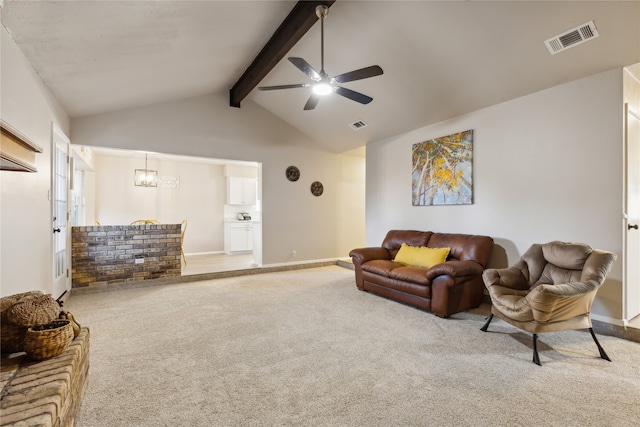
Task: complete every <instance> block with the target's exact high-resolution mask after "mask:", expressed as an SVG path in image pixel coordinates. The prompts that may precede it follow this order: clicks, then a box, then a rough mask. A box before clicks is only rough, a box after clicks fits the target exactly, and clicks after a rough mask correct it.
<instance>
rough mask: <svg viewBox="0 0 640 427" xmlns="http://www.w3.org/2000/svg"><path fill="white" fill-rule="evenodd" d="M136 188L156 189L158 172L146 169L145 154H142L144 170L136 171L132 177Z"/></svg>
mask: <svg viewBox="0 0 640 427" xmlns="http://www.w3.org/2000/svg"><path fill="white" fill-rule="evenodd" d="M134 184H135V186H136V187H157V186H158V171H156V170H152V169H149V168H148V167H147V153H144V169H136V170H135V175H134Z"/></svg>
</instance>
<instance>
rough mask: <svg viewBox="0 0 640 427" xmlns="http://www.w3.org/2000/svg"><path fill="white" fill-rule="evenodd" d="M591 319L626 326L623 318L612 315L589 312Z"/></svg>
mask: <svg viewBox="0 0 640 427" xmlns="http://www.w3.org/2000/svg"><path fill="white" fill-rule="evenodd" d="M591 319H593V320H597V321H598V322H604V323H609V324H611V325H617V326H622V327H626V326H627V325H626V324H625V323H626V322H625V321H624V320H623V319H614V318H613V317H609V316H602V315H600V314H593V313H591Z"/></svg>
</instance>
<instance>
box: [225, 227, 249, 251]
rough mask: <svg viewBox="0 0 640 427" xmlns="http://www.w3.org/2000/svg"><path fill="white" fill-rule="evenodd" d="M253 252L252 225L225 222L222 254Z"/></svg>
mask: <svg viewBox="0 0 640 427" xmlns="http://www.w3.org/2000/svg"><path fill="white" fill-rule="evenodd" d="M252 250H253V223H251V222H248V223H243V222H227V223H225V224H224V252H225V253H227V254H231V253H234V252H247V251H252Z"/></svg>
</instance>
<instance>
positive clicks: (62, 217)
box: [51, 123, 71, 298]
mask: <svg viewBox="0 0 640 427" xmlns="http://www.w3.org/2000/svg"><path fill="white" fill-rule="evenodd" d="M51 153H52V155H51V161H52V165H51V189H52V191H51V218H52V225H53V226H52V227H51V228H52V234H53V291H52V295H53V297H54V298H59V297H60V296H61V295H62V294H63V293H65V292H66V291H67V290H69V289H70V288H71V286H70V285H71V273H70V268H71V267H70V262H69V261H70V259H71V256H70V253H69V252H70V251H69V250H68V249H67V248H69V247H70V246H71V245H70V244H69V242H70V241H71V229H70V227H69V203H68V200H69V177H70V173H69V160H68V159H69V138H67V136H66V135H65V134H64V133H63V132H62V131H61V130H60V129H59V128H58V127H57V126H56V125H55V123H54V124H53V126H52V130H51Z"/></svg>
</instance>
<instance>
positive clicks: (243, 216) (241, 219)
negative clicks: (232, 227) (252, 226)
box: [238, 212, 251, 221]
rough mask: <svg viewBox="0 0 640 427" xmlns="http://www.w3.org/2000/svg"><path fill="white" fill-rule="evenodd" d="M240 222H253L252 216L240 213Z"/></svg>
mask: <svg viewBox="0 0 640 427" xmlns="http://www.w3.org/2000/svg"><path fill="white" fill-rule="evenodd" d="M238 220H240V221H251V215H249V213H248V212H238Z"/></svg>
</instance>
